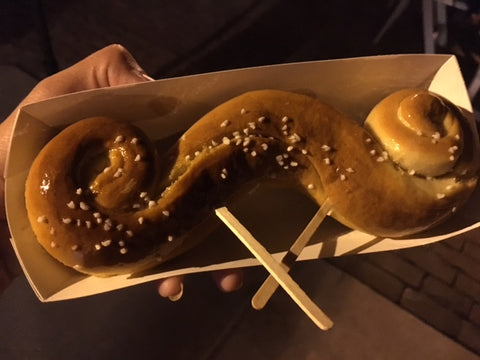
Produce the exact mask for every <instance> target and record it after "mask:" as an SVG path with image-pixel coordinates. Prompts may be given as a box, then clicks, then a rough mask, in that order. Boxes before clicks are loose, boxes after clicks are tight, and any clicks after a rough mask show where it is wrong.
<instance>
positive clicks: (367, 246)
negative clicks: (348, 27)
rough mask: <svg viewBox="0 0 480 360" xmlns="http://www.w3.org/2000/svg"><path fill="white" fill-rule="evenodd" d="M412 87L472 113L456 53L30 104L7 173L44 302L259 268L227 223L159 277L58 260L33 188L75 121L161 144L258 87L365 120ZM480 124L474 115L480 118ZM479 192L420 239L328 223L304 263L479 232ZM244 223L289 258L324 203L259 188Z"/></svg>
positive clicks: (28, 262)
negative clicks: (37, 226) (29, 205)
mask: <svg viewBox="0 0 480 360" xmlns="http://www.w3.org/2000/svg"><path fill="white" fill-rule="evenodd" d="M406 87H422V88H429V89H430V90H432V91H434V92H436V93H438V94H440V95H442V96H444V97H446V98H447V99H449V100H450V101H452V102H453V103H455V104H456V105H458V106H460V107H462V108H464V109H465V110H467V112H469V113H471V112H472V108H471V104H470V101H469V98H468V95H467V91H466V88H465V84H464V82H463V79H462V76H461V72H460V69H459V66H458V63H457V61H456V59H455V57H453V56H450V55H391V56H377V57H364V58H354V59H343V60H329V61H317V62H306V63H295V64H285V65H274V66H264V67H256V68H248V69H239V70H232V71H222V72H216V73H209V74H202V75H195V76H187V77H181V78H174V79H166V80H159V81H155V82H149V83H142V84H137V85H130V86H124V87H119V88H109V89H98V90H92V91H86V92H81V93H77V94H72V95H66V96H62V97H58V98H54V99H50V100H47V101H43V102H39V103H35V104H30V105H27V106H25V107H23V108H22V109H21V111H20V112H19V115H18V117H17V119H16V124H15V128H14V136H13V139H12V142H11V147H10V152H9V158H8V163H7V169H6V210H7V217H8V222H9V226H10V231H11V234H12V244H13V246H14V248H15V251H16V253H17V256H18V259H19V261H20V263H21V265H22V267H23V270H24V272H25V274H26V276H27V278H28V280H29V282H30V284H31V286H32V288H33V290H34V291H35V293H36V294H37V296H38V298H39V299H40V300H41V301H56V300H64V299H71V298H77V297H81V296H87V295H93V294H97V293H102V292H106V291H110V290H114V289H119V288H123V287H127V286H132V285H135V284H139V283H144V282H147V281H152V280H155V279H160V278H164V277H167V276H172V275H180V274H187V273H194V272H203V271H210V270H218V269H224V268H231V267H246V266H254V265H258V262H257V260H256V259H254V258H253V256H252V255H251V254H249V253H248V252H247V251H246V250H245V249H244V248H243V245H242V244H240V243H239V241H238V240H236V239H235V238H234V236H233V235H232V234H231V233H230V232H229V231H228V230H227V229H226V228H224V227H222V226H220V227H219V230H218V231H217V232H216V233H215V234H213V235H212V236H211V237H210V238H209V240H207V241H206V242H204V243H203V244H202V245H201V246H199V247H197V248H196V249H194V250H193V251H191V252H189V253H187V254H186V255H185V256H182V257H180V258H178V259H175V260H173V261H172V262H169V263H167V264H165V265H163V266H161V267H159V268H158V269H155V270H154V271H152V272H151V273H149V274H142V275H141V276H140V275H136V276H129V275H124V276H115V277H111V278H96V277H91V276H85V275H82V274H79V273H77V272H75V271H73V270H71V269H69V268H66V267H65V266H63V265H61V264H60V263H58V262H57V261H56V260H54V259H53V258H51V257H50V256H49V255H48V254H47V253H46V252H45V251H44V250H43V249H42V248H41V247H40V245H39V244H38V243H37V242H36V240H35V237H34V235H33V232H32V230H31V228H30V225H29V223H28V219H27V214H26V209H25V199H24V184H25V179H26V176H27V173H28V169H29V167H30V164H31V163H32V161H33V159H34V157H35V156H36V154H37V153H38V151H39V150H40V149H41V148H42V146H43V145H44V144H45V143H46V142H47V141H48V140H49V139H50V138H51V136H52V135H53V134H54V133H55V132H57V131H58V129H60V128H62V127H64V126H65V125H66V124H70V123H73V122H75V121H77V120H80V119H82V118H85V117H88V116H97V115H106V116H112V117H115V118H118V119H122V120H125V121H134V122H135V124H136V125H138V126H139V127H141V128H142V129H143V130H145V131H146V132H147V133H148V134H149V135H150V136H151V137H152V138H154V139H162V138H164V137H167V136H169V135H172V134H175V133H178V132H179V131H182V130H184V129H186V128H188V127H189V126H190V125H191V124H192V123H194V122H195V121H196V120H197V119H198V118H200V117H201V116H202V115H203V114H205V113H206V112H208V111H209V110H211V109H212V108H213V107H215V106H216V105H218V104H220V103H221V102H223V101H225V100H228V99H229V98H231V97H234V96H236V95H239V94H241V93H243V92H245V91H249V90H255V89H266V88H270V89H281V90H290V91H300V92H304V93H310V94H314V95H315V96H317V97H319V98H320V99H322V100H323V101H325V102H328V103H330V104H331V105H333V106H335V107H337V108H338V109H340V110H342V111H343V112H345V113H346V114H347V115H349V116H351V117H352V118H353V119H355V120H358V121H359V122H361V121H362V120H363V119H364V117H365V116H366V115H367V114H368V112H369V111H370V109H371V108H372V107H373V106H374V105H375V104H376V103H377V102H378V101H379V100H380V99H382V98H383V97H384V96H386V95H388V94H389V93H391V92H393V91H395V90H398V89H401V88H406ZM472 121H473V117H472ZM479 197H480V194H479V193H478V192H477V193H475V194H474V196H473V198H472V201H470V203H469V204H467V209H466V210H463V211H459V212H458V214H456V215H455V218H454V219H452V221H450V222H449V223H447V224H445V226H443V227H441V228H437V229H435V230H434V231H433V232H432V233H430V234H423V235H422V236H420V237H417V238H415V239H406V240H392V239H382V238H376V237H374V236H371V235H368V234H364V233H361V232H358V231H351V230H349V229H346V228H345V227H343V226H341V225H339V224H338V223H336V222H335V221H333V220H327V221H326V222H325V223H323V224H322V226H321V227H320V229H319V230H318V231H317V233H316V234H315V236H314V238H313V239H312V241H311V243H310V245H309V246H307V247H306V248H305V250H304V251H303V253H302V255H301V256H300V260H307V259H317V258H322V257H331V256H341V255H345V254H356V253H366V252H375V251H385V250H394V249H401V248H406V247H411V246H418V245H424V244H428V243H432V242H435V241H440V240H443V239H446V238H451V237H454V236H457V235H459V234H461V233H464V232H467V231H473V230H474V229H476V228H478V226H479V225H480V223H479V222H478V219H480V214H479V211H480V209H478V207H476V206H474V205H473V204H475V202H476V201H478V199H479ZM232 210H233V211H234V212H235V214H236V215H237V216H238V217H239V219H240V220H241V221H242V222H243V223H244V225H245V226H246V227H247V228H248V229H249V230H250V231H251V232H252V233H253V234H254V235H255V236H256V237H257V238H258V239H259V240H260V241H262V243H264V244H265V246H266V247H267V248H268V249H269V251H270V252H272V253H274V254H275V256H276V257H277V258H278V259H279V258H280V257H281V256H282V255H283V254H284V252H285V251H286V249H288V248H289V246H290V245H291V243H292V242H293V241H294V239H295V238H296V237H297V236H298V234H299V233H300V232H301V231H302V229H303V227H304V226H305V225H306V224H307V222H308V220H309V219H310V217H311V216H312V215H313V214H314V212H315V210H316V205H314V204H312V203H311V202H310V201H308V200H306V199H305V198H303V197H302V196H300V195H299V194H296V193H291V192H286V191H279V190H273V189H257V190H256V191H255V202H254V203H253V201H252V200H251V198H249V197H246V198H245V199H244V200H243V202H242V203H240V204H237V205H236V206H235V208H232Z"/></svg>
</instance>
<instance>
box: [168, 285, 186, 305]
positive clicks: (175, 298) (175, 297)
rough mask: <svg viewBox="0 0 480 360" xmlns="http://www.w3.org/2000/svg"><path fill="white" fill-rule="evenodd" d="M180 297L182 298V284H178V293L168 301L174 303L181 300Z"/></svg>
mask: <svg viewBox="0 0 480 360" xmlns="http://www.w3.org/2000/svg"><path fill="white" fill-rule="evenodd" d="M182 296H183V283H182V284H180V291H179V292H178V293H177V294H175V295H171V296H169V297H168V299H169V300H170V301H173V302H175V301H178V300H180V299H181V298H182Z"/></svg>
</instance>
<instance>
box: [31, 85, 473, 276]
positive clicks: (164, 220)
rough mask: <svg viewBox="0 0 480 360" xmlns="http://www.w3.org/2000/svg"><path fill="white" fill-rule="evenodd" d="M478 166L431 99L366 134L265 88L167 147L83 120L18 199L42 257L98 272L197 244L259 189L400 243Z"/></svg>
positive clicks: (63, 135)
mask: <svg viewBox="0 0 480 360" xmlns="http://www.w3.org/2000/svg"><path fill="white" fill-rule="evenodd" d="M477 170H478V136H477V134H476V132H475V129H473V128H472V127H471V125H470V124H469V123H468V121H467V120H466V119H465V118H464V116H463V115H462V113H461V111H460V110H459V109H457V108H456V107H454V106H453V105H452V104H451V103H449V102H448V101H446V100H445V99H443V98H441V97H439V96H437V95H435V94H432V93H430V92H428V91H425V90H418V89H408V90H402V91H399V92H397V93H394V94H392V95H390V96H389V97H387V98H386V99H385V100H384V101H382V102H381V103H379V104H378V105H377V106H376V107H375V108H374V109H373V110H372V112H371V114H370V115H369V116H368V118H367V120H366V122H365V126H361V125H359V124H357V123H356V122H354V121H352V120H351V119H349V118H348V117H347V116H345V115H344V114H342V113H341V112H340V111H338V110H336V109H335V108H333V107H332V106H330V105H327V104H325V103H322V102H321V101H319V100H318V99H315V98H313V97H310V96H307V95H302V94H297V93H291V92H284V91H277V90H260V91H252V92H248V93H245V94H243V95H240V96H238V97H236V98H233V99H231V100H229V101H227V102H225V103H223V104H221V105H219V106H218V107H217V108H215V109H213V110H212V111H211V112H209V113H208V114H206V115H205V116H204V117H203V118H201V119H200V120H199V121H197V122H196V123H195V124H194V125H193V126H192V127H191V128H190V129H189V130H188V131H186V132H185V133H184V134H183V135H182V136H181V137H180V139H179V140H178V141H177V142H176V143H175V145H174V146H172V148H171V149H170V150H169V151H168V152H166V153H158V151H156V148H155V146H154V145H153V144H152V143H151V142H150V140H149V139H148V136H146V135H145V134H144V133H142V131H140V130H139V129H137V128H136V127H134V126H131V125H128V124H125V123H121V122H118V121H115V120H112V119H109V118H105V117H95V118H89V119H85V120H81V121H79V122H77V123H75V124H73V125H71V126H69V127H67V128H66V129H64V130H63V131H61V132H60V134H59V135H57V136H56V137H54V138H53V139H52V140H51V141H50V142H49V143H48V144H47V145H46V146H45V147H44V148H43V149H42V151H41V152H40V153H39V155H38V156H37V158H36V159H35V161H34V163H33V164H32V167H31V169H30V172H29V175H28V179H27V183H26V205H27V210H28V216H29V220H30V223H31V226H32V228H33V230H34V232H35V235H36V237H37V238H38V241H39V242H40V243H41V245H42V246H43V247H44V248H45V250H46V251H47V252H48V253H50V254H51V255H52V256H53V257H55V258H56V259H57V260H59V261H61V262H62V263H64V264H65V265H67V266H70V267H73V268H75V269H77V270H78V271H80V272H84V273H88V274H93V275H99V276H106V275H114V274H120V273H131V272H136V271H141V270H145V269H148V268H150V267H153V266H155V265H157V264H159V263H161V262H164V261H166V260H168V259H171V258H173V257H175V256H177V255H179V254H181V253H183V252H185V251H187V250H188V249H190V248H192V247H193V246H195V245H196V244H197V243H198V242H199V241H200V240H201V239H202V238H203V237H205V235H206V233H207V230H206V229H207V221H206V220H205V219H208V218H210V217H211V215H212V214H213V210H214V209H215V208H216V207H219V206H222V205H224V204H225V203H227V202H228V201H231V200H232V199H234V198H235V196H238V195H241V194H243V192H244V191H245V189H246V188H247V187H249V186H255V185H256V184H258V183H262V182H275V183H279V184H283V185H287V186H291V187H294V188H296V189H300V190H301V191H303V192H305V193H306V194H308V195H309V196H310V197H311V198H312V199H313V200H314V201H315V202H317V203H318V204H319V205H321V204H323V202H324V201H325V200H326V199H327V198H328V199H329V202H330V204H331V206H332V211H331V216H332V217H334V218H335V219H337V220H338V221H339V222H341V223H343V224H344V225H346V226H348V227H350V228H353V229H358V230H361V231H364V232H367V233H371V234H374V235H377V236H384V237H404V236H407V235H411V234H413V233H417V232H420V231H423V230H425V229H428V228H430V227H432V226H434V225H436V224H438V223H439V222H441V221H443V220H445V219H446V218H448V217H449V216H450V215H451V214H452V213H454V212H455V211H456V210H458V208H459V207H460V206H461V205H462V204H463V203H464V202H465V201H466V200H467V199H468V197H469V196H470V194H471V193H472V191H473V189H474V188H475V185H476V183H477Z"/></svg>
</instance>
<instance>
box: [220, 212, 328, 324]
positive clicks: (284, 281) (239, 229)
mask: <svg viewBox="0 0 480 360" xmlns="http://www.w3.org/2000/svg"><path fill="white" fill-rule="evenodd" d="M215 212H216V214H217V216H218V217H219V218H220V219H221V220H222V221H223V222H224V223H225V224H226V225H227V226H228V227H229V229H230V230H231V231H232V232H233V233H234V234H235V235H236V236H237V237H238V238H239V239H240V241H242V243H243V244H244V245H245V246H246V247H247V248H248V249H249V250H250V251H251V252H252V254H253V255H254V256H255V257H256V258H257V259H258V261H260V263H261V264H262V265H263V266H264V267H265V268H266V269H267V270H268V272H269V273H270V274H271V275H272V276H273V277H274V278H275V280H276V281H277V282H278V284H280V286H281V287H283V289H285V291H286V292H287V293H288V295H289V296H290V297H291V298H292V299H293V300H294V301H295V302H296V303H297V305H298V306H299V307H300V308H301V309H302V310H303V311H304V312H305V314H307V315H308V317H309V318H310V319H311V320H312V321H313V322H314V323H315V324H316V325H317V326H318V327H319V328H320V329H322V330H328V329H330V328H331V327H332V326H333V322H332V320H330V318H328V316H327V315H325V313H324V312H323V311H322V310H321V309H320V308H319V307H318V306H317V305H316V304H315V303H314V302H313V301H312V300H311V299H310V298H309V297H308V296H307V294H305V292H304V291H303V290H302V288H300V286H299V285H298V284H297V283H296V282H295V281H294V280H293V279H292V278H291V277H290V275H289V274H288V273H287V272H286V271H285V270H284V269H283V267H282V266H281V265H280V264H279V263H278V262H277V261H275V259H274V258H273V256H272V255H270V253H269V252H268V251H267V250H266V249H265V248H264V247H263V246H262V245H261V244H260V243H259V242H258V241H257V240H256V239H255V238H254V237H253V235H252V234H250V232H249V231H248V230H247V229H246V228H245V227H244V226H243V225H242V224H241V223H240V222H239V221H238V220H237V218H236V217H235V216H234V215H233V214H232V213H231V212H230V211H229V210H228V209H227V208H226V207H222V208H219V209H216V210H215Z"/></svg>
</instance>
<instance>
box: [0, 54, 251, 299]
mask: <svg viewBox="0 0 480 360" xmlns="http://www.w3.org/2000/svg"><path fill="white" fill-rule="evenodd" d="M149 80H152V79H151V78H150V77H149V76H147V75H146V73H145V71H144V70H143V69H142V68H141V67H140V66H139V65H138V63H137V62H136V61H135V59H134V58H133V56H132V55H131V54H130V53H129V52H128V51H127V50H126V49H125V48H124V47H123V46H121V45H110V46H107V47H105V48H103V49H101V50H99V51H97V52H95V53H93V54H92V55H90V56H88V57H86V58H85V59H83V60H81V61H80V62H78V63H76V64H75V65H73V66H71V67H69V68H67V69H65V70H63V71H60V72H58V73H57V74H54V75H52V76H50V77H47V78H45V79H44V80H42V81H40V82H39V83H38V84H37V85H36V86H35V87H34V88H33V90H32V91H31V92H30V93H29V94H28V95H27V96H26V98H25V99H24V100H23V101H22V102H21V103H20V104H19V105H18V106H17V108H16V109H15V110H14V111H13V112H12V114H11V115H10V116H9V117H7V119H6V120H5V121H4V122H3V123H2V124H1V125H0V171H1V173H2V174H3V173H4V171H5V162H6V158H7V152H8V146H9V143H10V139H11V136H12V130H13V123H14V119H15V117H16V115H17V112H18V111H19V109H20V108H21V107H22V106H23V105H26V104H29V103H33V102H36V101H40V100H44V99H48V98H51V97H55V96H59V95H64V94H69V93H74V92H78V91H82V90H90V89H95V88H101V87H111V86H118V85H125V84H132V83H138V82H144V81H149ZM1 181H2V184H0V186H1V188H0V204H3V203H4V195H5V194H4V190H3V189H4V186H3V182H4V177H3V176H2V177H1ZM0 236H1V237H0V293H1V292H3V290H4V289H5V288H6V287H7V286H8V284H9V283H10V282H11V281H12V279H13V278H14V277H15V276H16V275H18V274H19V273H20V267H19V265H18V262H17V261H16V258H15V255H14V253H13V250H12V248H11V246H10V244H9V241H8V238H9V233H8V227H7V222H6V217H5V208H4V207H3V206H0ZM213 277H214V279H215V281H216V283H217V284H218V286H219V288H220V289H221V290H222V291H225V292H229V291H233V290H235V289H237V288H239V287H240V286H241V283H242V273H241V272H240V270H228V271H221V272H215V273H213ZM183 280H184V279H183V277H171V278H168V279H164V280H162V281H160V282H159V283H158V293H159V294H160V295H161V296H163V297H168V298H170V299H172V300H177V299H179V298H180V297H181V295H182V293H183Z"/></svg>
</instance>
